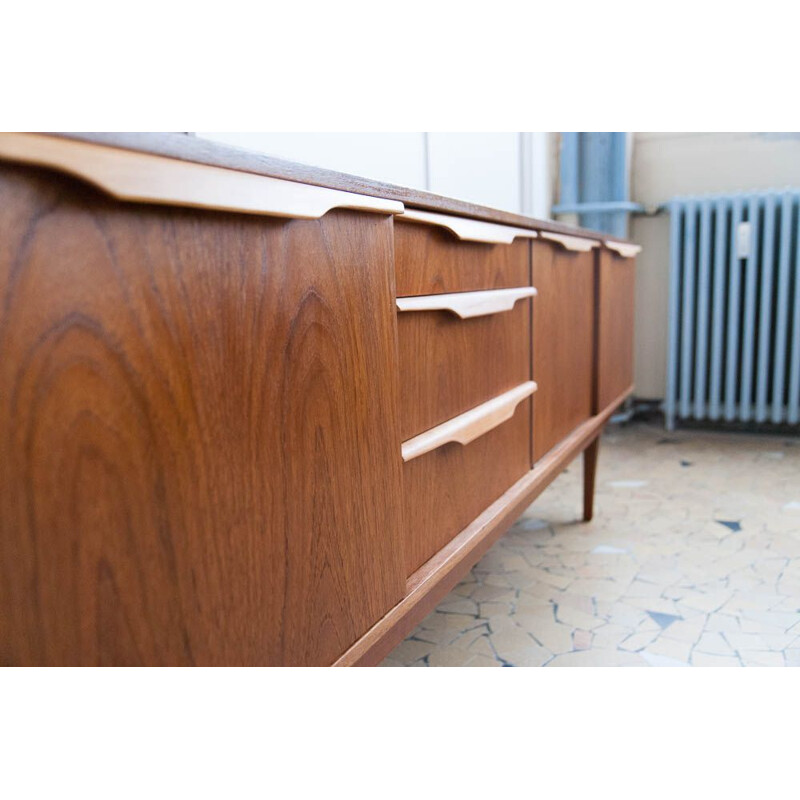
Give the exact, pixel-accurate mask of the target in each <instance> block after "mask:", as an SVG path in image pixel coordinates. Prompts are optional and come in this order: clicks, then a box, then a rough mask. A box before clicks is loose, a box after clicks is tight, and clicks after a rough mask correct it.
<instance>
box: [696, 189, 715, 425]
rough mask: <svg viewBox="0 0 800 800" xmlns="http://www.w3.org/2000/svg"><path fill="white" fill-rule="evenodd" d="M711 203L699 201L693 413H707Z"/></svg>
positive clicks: (697, 415)
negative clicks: (698, 255)
mask: <svg viewBox="0 0 800 800" xmlns="http://www.w3.org/2000/svg"><path fill="white" fill-rule="evenodd" d="M711 203H712V201H711V200H709V199H706V200H703V201H702V202H701V203H700V232H699V235H700V259H699V263H698V270H697V336H696V342H697V344H696V346H695V365H694V417H695V419H703V418H704V417H705V416H706V384H707V372H706V368H707V365H708V294H709V290H710V289H709V284H710V274H709V273H710V271H711Z"/></svg>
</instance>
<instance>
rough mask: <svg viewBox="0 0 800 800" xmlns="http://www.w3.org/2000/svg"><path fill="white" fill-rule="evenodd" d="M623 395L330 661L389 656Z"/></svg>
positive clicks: (592, 435)
mask: <svg viewBox="0 0 800 800" xmlns="http://www.w3.org/2000/svg"><path fill="white" fill-rule="evenodd" d="M626 395H627V391H626V392H625V393H624V394H621V395H620V396H619V397H617V398H615V399H614V401H612V403H610V404H609V405H608V406H607V407H606V408H605V409H604V410H603V411H602V412H601V413H600V414H597V415H594V416H592V417H590V418H589V419H588V420H586V421H585V422H584V423H582V424H581V425H579V426H578V427H577V428H576V429H575V430H574V431H572V433H570V435H569V436H567V438H566V439H564V440H562V441H561V442H559V443H558V444H557V445H556V446H555V447H553V448H552V449H551V450H549V451H548V453H547V454H546V455H545V456H544V457H543V458H541V459H540V460H539V461H538V462H537V464H536V466H535V467H534V468H533V469H532V470H530V471H528V472H527V473H525V475H523V476H522V477H521V478H520V479H519V480H518V481H517V482H516V483H514V484H513V485H512V486H511V487H510V488H509V489H508V490H507V491H505V492H504V493H503V494H502V495H501V496H500V497H499V498H498V499H497V500H496V501H495V502H494V503H492V504H491V505H490V506H489V507H488V508H487V509H485V510H484V511H483V512H482V513H481V514H480V515H479V516H478V517H476V518H475V519H474V520H472V522H470V523H469V525H467V527H466V528H464V530H462V531H461V532H460V533H459V534H458V535H457V536H455V537H454V538H453V539H451V541H449V542H448V543H447V544H446V545H445V546H444V547H443V548H442V549H441V550H439V551H438V552H437V553H436V555H434V556H433V557H432V558H431V559H430V560H429V561H426V562H425V563H424V564H423V565H422V566H421V567H420V568H419V569H418V570H416V572H414V574H413V575H411V576H410V577H409V579H408V584H407V591H406V596H405V597H404V598H403V599H402V600H401V601H400V603H398V604H397V605H396V606H395V607H394V608H393V609H392V610H391V611H390V612H389V613H388V614H387V615H386V616H385V617H383V619H381V620H380V621H379V622H377V623H376V624H375V625H374V626H373V627H372V628H370V629H369V631H367V633H366V634H364V636H362V637H361V639H359V640H358V641H357V642H356V643H355V644H354V645H353V646H352V647H351V648H350V649H349V650H348V651H347V652H346V653H345V654H344V655H343V656H342V657H341V658H340V659H338V661H337V662H336V663H335V664H334V666H337V667H352V666H371V665H374V664H378V663H379V662H380V661H381V660H382V659H383V658H384V657H385V656H386V655H388V654H389V652H390V651H391V650H392V648H393V647H395V646H396V645H398V644H399V643H400V642H401V641H402V640H403V638H404V637H405V636H407V635H408V634H409V633H410V632H411V631H412V630H413V629H414V626H415V625H416V624H417V623H418V622H419V621H420V620H422V619H423V618H424V617H425V615H426V614H428V613H429V612H430V611H432V610H433V609H434V608H435V607H436V604H437V603H438V602H439V601H440V600H441V599H442V598H443V597H444V596H445V595H446V594H447V593H448V592H449V591H450V590H451V589H452V588H453V587H454V586H455V585H456V584H457V583H458V582H459V581H460V580H461V579H462V578H463V577H464V576H465V575H466V574H467V573H468V572H469V570H470V569H471V568H472V566H473V565H474V564H476V563H477V562H478V560H479V559H480V558H481V556H482V555H483V554H484V553H485V552H486V551H487V550H488V549H489V548H490V547H491V545H492V544H493V543H494V542H495V541H497V539H499V538H500V536H502V535H503V534H504V533H505V532H506V530H508V528H509V527H510V526H511V525H512V524H513V522H514V520H515V519H516V518H517V517H518V516H519V515H520V514H521V513H522V512H523V511H524V510H525V508H526V507H527V506H528V505H529V504H530V503H531V502H532V501H533V500H535V499H536V497H537V496H538V495H539V494H541V493H542V492H543V491H544V489H546V488H547V486H548V485H549V484H550V483H552V481H553V480H554V479H555V478H556V477H558V476H559V475H560V474H561V472H563V470H564V468H565V467H566V466H567V465H568V464H569V463H570V462H571V461H572V460H573V459H574V458H575V457H576V456H578V455H579V454H580V453H581V452H582V451H585V450H586V449H587V448H588V447H589V446H590V445H591V443H592V441H594V440H596V439H597V437H598V436H599V435H600V432H601V431H602V429H603V426H604V425H605V423H606V422H607V421H608V418H609V417H610V416H611V414H612V412H613V411H614V409H615V408H616V407H617V405H619V403H621V402H622V401H623V400H624V399H625V397H626Z"/></svg>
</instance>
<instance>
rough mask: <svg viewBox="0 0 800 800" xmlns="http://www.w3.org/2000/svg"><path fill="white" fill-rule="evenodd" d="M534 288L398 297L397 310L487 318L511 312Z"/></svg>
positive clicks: (534, 291)
mask: <svg viewBox="0 0 800 800" xmlns="http://www.w3.org/2000/svg"><path fill="white" fill-rule="evenodd" d="M535 295H536V289H534V287H533V286H524V287H521V288H519V289H492V290H490V291H486V292H455V293H454V294H428V295H423V296H422V297H398V298H397V309H398V310H399V311H450V312H451V313H453V314H455V315H456V316H457V317H461V319H469V318H470V317H486V316H489V315H490V314H499V313H501V312H502V311H511V309H512V308H514V306H515V304H516V302H517V300H522V299H523V298H524V297H534V296H535Z"/></svg>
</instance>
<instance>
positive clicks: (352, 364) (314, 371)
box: [0, 164, 405, 665]
mask: <svg viewBox="0 0 800 800" xmlns="http://www.w3.org/2000/svg"><path fill="white" fill-rule="evenodd" d="M391 224H392V223H391V220H390V218H388V217H386V216H383V215H379V214H363V213H359V212H353V211H332V212H330V213H328V214H326V215H325V216H324V217H322V218H321V219H319V220H295V221H286V220H280V219H269V218H265V217H255V216H248V215H243V214H229V213H223V212H213V211H201V210H195V209H184V210H181V209H175V208H169V207H164V206H161V207H158V206H149V205H136V204H123V203H119V202H116V201H113V200H110V199H108V198H107V197H106V196H105V195H102V194H100V193H99V192H98V191H96V190H94V189H93V188H91V187H89V186H88V185H86V184H83V183H80V182H77V181H74V180H72V179H70V178H66V177H62V176H60V175H57V174H55V173H53V172H50V171H46V170H39V169H36V168H30V167H16V166H11V165H6V164H2V165H0V230H2V231H3V240H4V241H3V247H2V248H0V387H1V389H2V390H0V451H1V452H2V458H0V526H1V527H2V530H1V531H0V662H2V663H3V664H41V665H56V664H58V665H71V664H74V665H81V664H97V665H112V664H113V665H129V664H130V665H137V664H152V665H159V664H163V665H189V664H198V665H223V664H225V665H279V664H285V665H294V664H329V663H332V662H333V661H334V660H335V659H336V658H337V657H338V656H339V655H341V654H342V653H343V652H344V651H345V650H346V649H347V648H348V647H349V646H350V645H352V644H353V643H354V642H355V641H356V639H357V638H358V637H360V636H361V635H362V634H363V633H364V632H365V631H366V630H367V629H368V628H369V627H371V626H372V625H373V624H374V623H375V622H376V621H377V620H378V619H379V618H380V617H381V616H382V615H383V614H385V612H386V611H387V610H388V609H389V608H391V607H392V606H393V605H394V604H395V603H396V602H397V601H398V600H399V599H400V598H401V597H402V595H403V593H404V589H405V569H404V555H403V553H402V551H401V548H402V537H401V528H400V523H399V515H400V513H401V497H400V480H401V456H400V447H399V444H400V433H399V421H398V410H397V378H396V368H397V367H396V352H397V348H396V321H395V314H394V309H393V304H394V296H393V280H392V273H391V270H392V228H391Z"/></svg>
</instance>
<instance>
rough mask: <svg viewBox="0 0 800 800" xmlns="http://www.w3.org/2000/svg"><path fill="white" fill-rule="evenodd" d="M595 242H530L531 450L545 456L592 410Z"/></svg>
mask: <svg viewBox="0 0 800 800" xmlns="http://www.w3.org/2000/svg"><path fill="white" fill-rule="evenodd" d="M597 246H598V243H597V242H593V241H591V240H588V239H579V238H576V237H568V236H556V235H555V234H542V239H541V240H540V241H537V242H534V243H533V245H532V252H533V259H532V263H533V282H534V284H535V286H536V288H537V291H538V296H537V298H536V300H535V303H534V313H533V378H534V380H535V381H536V382H537V384H538V386H539V389H538V391H537V392H536V399H535V400H534V404H533V455H534V460H535V459H539V458H541V457H542V456H543V455H544V454H545V453H546V452H547V451H548V450H550V449H551V448H552V447H553V446H554V445H556V444H558V443H559V442H560V441H561V440H562V439H563V438H564V437H565V436H567V435H568V434H569V433H571V432H572V431H573V430H574V429H575V428H576V427H577V426H578V425H580V424H581V423H582V422H584V421H585V420H587V419H588V418H589V417H590V416H591V414H592V401H593V349H594V272H595V268H594V267H595V253H596V250H595V248H596V247H597Z"/></svg>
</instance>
